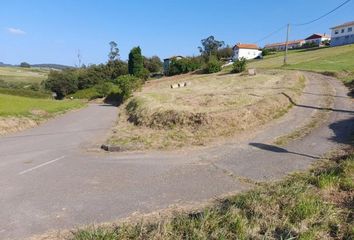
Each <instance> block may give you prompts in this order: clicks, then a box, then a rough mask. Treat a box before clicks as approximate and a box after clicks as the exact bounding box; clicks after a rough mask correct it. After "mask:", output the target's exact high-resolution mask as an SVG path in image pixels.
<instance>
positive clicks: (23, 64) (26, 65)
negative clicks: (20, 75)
mask: <svg viewBox="0 0 354 240" xmlns="http://www.w3.org/2000/svg"><path fill="white" fill-rule="evenodd" d="M20 67H22V68H30V67H31V65H30V64H29V63H26V62H22V63H21V64H20Z"/></svg>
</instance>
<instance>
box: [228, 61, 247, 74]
mask: <svg viewBox="0 0 354 240" xmlns="http://www.w3.org/2000/svg"><path fill="white" fill-rule="evenodd" d="M246 67H247V60H246V59H245V58H241V59H240V60H237V61H235V62H234V63H233V65H232V71H231V72H232V73H241V72H244V71H246Z"/></svg>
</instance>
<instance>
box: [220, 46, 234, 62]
mask: <svg viewBox="0 0 354 240" xmlns="http://www.w3.org/2000/svg"><path fill="white" fill-rule="evenodd" d="M233 55H234V50H233V49H232V47H230V46H229V45H227V46H226V47H223V48H220V49H219V50H218V51H217V57H218V59H219V60H220V59H222V58H231V57H232V56H233Z"/></svg>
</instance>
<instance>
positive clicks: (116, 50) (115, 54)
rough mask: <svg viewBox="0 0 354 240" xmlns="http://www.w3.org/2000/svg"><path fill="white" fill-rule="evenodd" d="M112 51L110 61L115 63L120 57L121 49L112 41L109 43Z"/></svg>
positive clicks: (109, 56) (109, 55)
mask: <svg viewBox="0 0 354 240" xmlns="http://www.w3.org/2000/svg"><path fill="white" fill-rule="evenodd" d="M109 46H110V51H109V54H108V59H109V61H114V60H115V59H116V58H118V57H119V48H118V47H117V46H118V44H117V43H116V42H115V41H111V42H110V43H109Z"/></svg>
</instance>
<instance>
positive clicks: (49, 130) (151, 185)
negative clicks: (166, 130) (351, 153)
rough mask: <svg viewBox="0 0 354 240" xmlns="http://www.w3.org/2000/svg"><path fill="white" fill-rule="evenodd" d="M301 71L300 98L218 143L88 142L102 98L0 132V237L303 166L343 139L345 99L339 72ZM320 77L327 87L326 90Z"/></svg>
mask: <svg viewBox="0 0 354 240" xmlns="http://www.w3.org/2000/svg"><path fill="white" fill-rule="evenodd" d="M307 75H308V78H309V81H308V84H307V86H306V88H305V90H304V94H303V97H302V98H301V100H300V101H299V102H298V103H296V106H295V107H294V108H293V109H292V110H291V111H290V112H289V113H288V114H287V115H286V116H284V117H282V118H281V119H278V120H276V121H274V122H272V123H270V124H267V125H266V126H264V127H262V128H261V129H258V130H257V131H253V132H249V133H247V134H245V136H242V137H239V138H237V139H232V140H230V141H229V142H228V143H225V144H220V145H218V146H213V147H208V148H203V149H196V150H186V151H176V152H149V153H111V154H108V153H103V152H96V151H91V150H92V149H97V148H98V145H97V144H98V143H100V142H102V140H103V139H105V137H106V134H107V133H109V129H110V128H111V126H112V125H113V124H114V122H115V118H116V115H117V109H116V108H114V107H111V106H104V105H102V106H101V105H90V106H89V107H88V108H86V109H83V110H80V111H76V112H72V113H69V114H67V115H64V116H61V117H59V118H57V119H54V120H52V121H49V122H47V123H45V124H43V125H42V126H40V127H38V128H35V129H31V130H28V131H25V132H22V133H19V134H15V135H11V136H8V137H3V138H0V190H1V191H0V206H1V210H0V239H23V238H26V237H30V236H32V235H34V234H42V233H45V232H47V231H51V230H54V231H57V230H60V229H68V228H73V227H77V226H81V225H85V224H92V223H99V222H106V221H113V220H116V219H119V218H123V217H127V216H129V215H131V214H132V213H136V212H140V213H148V212H152V211H156V210H159V209H164V208H168V207H169V206H173V205H180V206H183V205H190V204H195V203H198V202H203V201H207V200H209V199H213V198H215V197H219V196H222V195H224V194H228V193H236V192H239V191H244V190H246V189H249V188H252V184H250V182H252V181H267V180H274V179H279V178H281V177H283V176H284V175H286V174H288V173H290V172H293V171H298V170H303V169H306V168H308V167H309V166H310V165H311V164H313V163H314V162H315V161H316V160H317V159H318V158H319V157H320V156H322V155H323V154H325V153H327V152H329V151H330V150H332V149H335V148H338V147H340V146H341V145H345V144H347V140H348V139H349V136H350V133H351V132H352V131H353V129H354V127H353V122H354V121H353V118H354V106H353V105H354V104H353V100H352V99H351V98H349V97H348V96H347V89H346V88H345V87H343V85H342V84H341V83H340V82H339V81H337V80H335V79H333V78H330V77H325V76H322V75H316V74H307ZM325 83H329V84H330V86H331V87H332V88H333V89H335V91H336V93H335V94H333V95H332V94H330V95H329V94H328V92H327V91H325V88H324V84H325ZM328 96H329V97H331V98H333V99H334V105H333V107H332V109H331V110H330V116H329V118H328V119H327V120H326V121H325V122H324V123H323V124H322V125H321V126H320V127H318V128H316V129H314V130H313V131H312V132H311V133H310V134H309V135H308V136H306V137H305V138H303V139H301V140H296V141H294V142H291V143H290V144H289V145H288V146H287V147H286V148H278V147H275V146H274V145H273V144H272V142H273V140H274V138H275V137H277V136H281V135H284V134H286V133H289V132H291V131H293V130H294V129H296V128H297V127H299V126H301V125H303V124H304V123H306V122H307V121H309V119H310V117H311V116H312V115H313V114H314V113H315V112H316V111H325V110H326V109H322V108H321V103H323V101H324V100H325V98H326V97H328ZM244 179H248V180H249V181H244Z"/></svg>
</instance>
